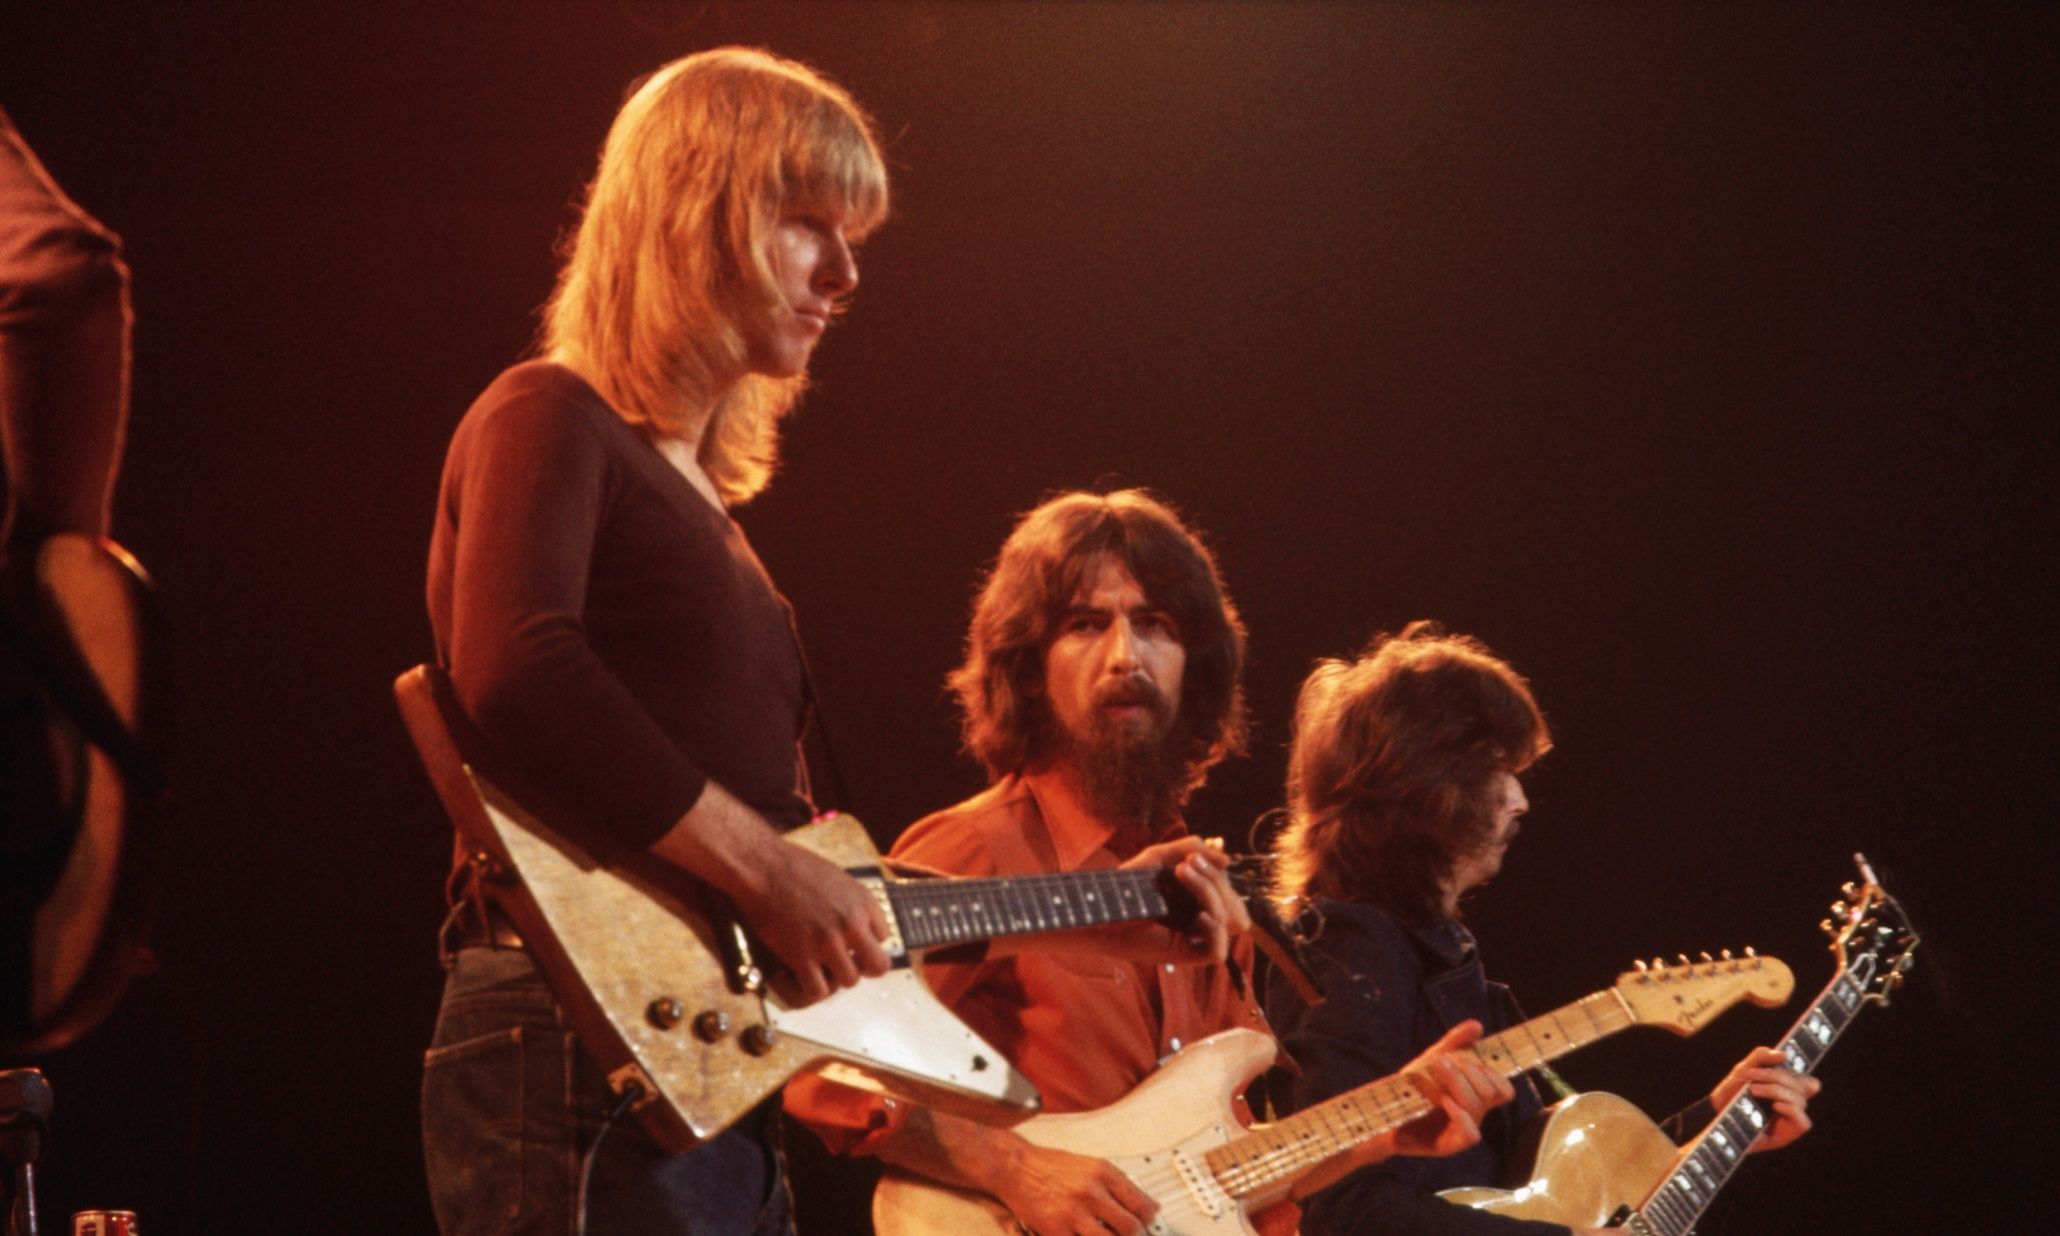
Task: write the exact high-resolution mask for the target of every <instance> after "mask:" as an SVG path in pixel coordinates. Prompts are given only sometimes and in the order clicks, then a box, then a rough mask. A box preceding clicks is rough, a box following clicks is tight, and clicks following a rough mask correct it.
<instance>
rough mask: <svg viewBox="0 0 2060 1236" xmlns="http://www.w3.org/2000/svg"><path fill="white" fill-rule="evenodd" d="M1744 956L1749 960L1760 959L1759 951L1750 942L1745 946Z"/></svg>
mask: <svg viewBox="0 0 2060 1236" xmlns="http://www.w3.org/2000/svg"><path fill="white" fill-rule="evenodd" d="M1745 956H1746V958H1747V960H1750V961H1758V960H1759V959H1760V955H1759V953H1758V952H1757V951H1756V950H1755V949H1754V948H1753V946H1752V945H1750V944H1748V945H1746V946H1745Z"/></svg>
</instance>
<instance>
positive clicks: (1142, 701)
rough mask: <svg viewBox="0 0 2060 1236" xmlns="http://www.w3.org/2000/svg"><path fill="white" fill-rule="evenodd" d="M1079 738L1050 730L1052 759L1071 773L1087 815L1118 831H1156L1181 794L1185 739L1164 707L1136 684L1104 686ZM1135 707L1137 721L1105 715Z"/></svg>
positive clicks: (1149, 689)
mask: <svg viewBox="0 0 2060 1236" xmlns="http://www.w3.org/2000/svg"><path fill="white" fill-rule="evenodd" d="M1093 704H1094V707H1093V709H1092V710H1091V711H1090V712H1089V713H1088V721H1087V727H1086V732H1085V733H1075V732H1073V731H1071V730H1067V729H1064V728H1063V727H1061V726H1058V725H1056V724H1055V723H1054V724H1052V729H1053V730H1055V731H1057V733H1056V734H1055V735H1054V736H1055V737H1056V738H1057V739H1058V741H1057V743H1056V744H1055V748H1056V752H1057V754H1058V755H1059V756H1060V757H1061V758H1062V759H1063V760H1065V761H1066V762H1067V763H1070V764H1071V765H1072V766H1073V769H1074V771H1075V772H1076V773H1077V774H1078V775H1079V779H1080V789H1081V792H1082V793H1083V794H1084V795H1085V796H1086V798H1087V802H1088V805H1089V807H1091V808H1092V809H1093V810H1094V812H1095V814H1097V815H1099V816H1101V817H1102V818H1103V819H1105V820H1107V821H1109V822H1110V823H1112V824H1114V825H1116V826H1117V830H1118V831H1119V832H1121V831H1125V830H1127V829H1129V828H1132V827H1143V828H1144V829H1146V830H1147V831H1148V832H1156V830H1157V829H1158V827H1159V826H1160V825H1161V824H1163V823H1164V822H1165V821H1166V820H1167V819H1168V818H1170V817H1171V816H1172V815H1173V813H1174V812H1175V811H1176V810H1177V809H1178V808H1179V806H1180V804H1181V801H1182V800H1183V799H1184V798H1186V796H1187V788H1188V761H1187V758H1186V755H1185V752H1184V748H1185V747H1186V745H1187V744H1186V741H1185V734H1184V733H1183V732H1182V729H1181V727H1180V725H1179V724H1178V719H1177V718H1176V717H1175V715H1174V709H1173V707H1172V705H1170V704H1169V703H1167V701H1166V697H1165V696H1164V695H1162V694H1160V693H1159V691H1158V689H1157V688H1155V687H1153V686H1152V685H1151V684H1150V683H1148V682H1146V681H1144V680H1143V679H1137V678H1133V679H1123V680H1119V681H1114V682H1110V683H1108V684H1106V685H1104V686H1103V687H1102V689H1100V690H1098V691H1096V692H1095V694H1094V700H1093ZM1122 705H1135V706H1138V707H1140V708H1142V709H1143V710H1144V714H1143V715H1142V716H1137V715H1130V716H1121V715H1118V714H1116V713H1115V712H1113V711H1111V710H1112V709H1114V708H1116V707H1119V706H1122Z"/></svg>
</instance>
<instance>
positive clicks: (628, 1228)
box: [422, 948, 794, 1236]
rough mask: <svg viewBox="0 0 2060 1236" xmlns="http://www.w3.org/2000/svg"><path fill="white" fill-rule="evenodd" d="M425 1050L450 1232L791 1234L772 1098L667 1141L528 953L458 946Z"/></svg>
mask: <svg viewBox="0 0 2060 1236" xmlns="http://www.w3.org/2000/svg"><path fill="white" fill-rule="evenodd" d="M449 966H450V974H449V976H448V978H447V979H446V980H445V983H444V996H443V1008H442V1009H441V1011H439V1013H438V1014H437V1019H436V1036H435V1038H434V1040H433V1041H432V1044H431V1046H430V1048H429V1051H428V1052H427V1053H426V1054H425V1055H424V1057H423V1063H422V1147H423V1155H424V1159H425V1162H426V1164H427V1166H428V1169H429V1194H430V1200H431V1201H432V1203H433V1204H434V1205H435V1207H436V1222H437V1226H438V1227H439V1228H440V1229H441V1230H442V1232H443V1234H444V1236H486V1234H488V1233H494V1234H502V1233H521V1234H523V1236H574V1234H575V1233H578V1232H579V1231H581V1230H582V1229H581V1228H580V1226H579V1215H578V1213H577V1211H578V1205H579V1174H580V1169H581V1165H582V1163H583V1161H584V1159H585V1157H586V1156H587V1154H588V1152H589V1150H590V1148H593V1147H594V1146H595V1138H596V1137H597V1136H600V1142H599V1147H598V1149H594V1150H593V1157H594V1162H593V1172H592V1175H591V1177H590V1178H589V1181H588V1184H587V1191H586V1226H585V1228H584V1231H585V1232H586V1233H587V1236H632V1234H636V1236H646V1234H648V1236H660V1234H661V1233H681V1234H691V1236H792V1233H793V1230H794V1221H793V1203H792V1199H791V1198H790V1197H789V1195H788V1192H787V1182H786V1178H785V1173H784V1171H783V1170H782V1157H781V1154H780V1151H779V1148H778V1144H777V1138H778V1126H777V1124H776V1123H775V1122H776V1120H777V1110H776V1109H777V1104H771V1105H768V1106H767V1107H766V1108H762V1109H760V1110H759V1111H758V1112H756V1113H753V1114H752V1115H751V1116H747V1117H746V1118H745V1119H744V1120H743V1121H742V1122H740V1123H739V1124H738V1125H737V1126H736V1127H734V1128H731V1129H730V1130H728V1131H727V1132H725V1133H723V1134H722V1135H721V1136H719V1137H715V1138H712V1139H710V1140H709V1141H706V1142H704V1143H702V1144H701V1145H699V1146H697V1147H695V1148H694V1149H693V1150H692V1151H690V1152H688V1153H686V1154H679V1155H673V1154H667V1153H665V1152H664V1151H663V1150H661V1149H659V1148H658V1146H657V1144H656V1143H654V1142H653V1141H652V1140H651V1139H650V1138H649V1137H648V1136H647V1135H646V1134H645V1133H644V1130H643V1127H642V1126H641V1125H639V1124H638V1123H637V1120H636V1118H635V1117H634V1116H631V1115H628V1114H627V1113H625V1114H624V1115H622V1116H621V1117H619V1118H617V1119H616V1120H615V1121H614V1122H613V1123H612V1124H608V1126H607V1131H606V1134H605V1136H601V1130H602V1125H603V1123H604V1122H605V1121H606V1119H607V1114H608V1111H609V1109H610V1108H611V1107H613V1106H614V1103H615V1098H614V1095H613V1094H612V1093H610V1091H609V1089H608V1083H607V1080H606V1078H605V1077H604V1076H603V1074H602V1072H601V1068H600V1066H599V1065H597V1064H595V1063H594V1061H593V1059H592V1057H590V1056H588V1055H587V1053H586V1052H585V1051H584V1050H583V1049H582V1048H581V1047H580V1046H579V1043H578V1042H577V1040H575V1039H574V1037H573V1035H572V1031H571V1029H570V1027H568V1026H567V1025H566V1024H565V1021H564V1019H563V1018H562V1017H561V1016H560V1015H559V1012H558V1007H557V1004H556V1003H555V1002H554V1001H553V1000H552V999H551V994H550V991H549V990H548V989H547V988H546V987H545V986H544V980H543V976H542V975H541V974H539V973H538V972H537V969H536V965H535V963H534V962H532V961H531V960H530V958H529V954H527V953H525V952H522V951H520V950H516V949H490V948H471V949H464V950H462V951H460V952H458V953H457V954H456V955H455V956H453V957H452V958H451V959H450V963H449Z"/></svg>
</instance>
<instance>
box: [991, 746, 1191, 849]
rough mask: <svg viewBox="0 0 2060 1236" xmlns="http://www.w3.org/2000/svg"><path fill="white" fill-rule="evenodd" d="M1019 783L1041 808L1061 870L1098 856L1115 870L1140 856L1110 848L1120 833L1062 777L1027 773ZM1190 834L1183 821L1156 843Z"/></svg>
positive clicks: (1168, 829) (1039, 810)
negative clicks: (1081, 798)
mask: <svg viewBox="0 0 2060 1236" xmlns="http://www.w3.org/2000/svg"><path fill="white" fill-rule="evenodd" d="M1016 779H1017V781H1018V782H1020V783H1021V785H1022V787H1023V788H1024V789H1025V790H1026V791H1028V792H1029V795H1030V797H1031V799H1032V800H1033V801H1035V802H1036V804H1037V813H1038V815H1039V816H1041V817H1043V820H1044V829H1045V832H1046V833H1047V834H1048V835H1049V836H1050V837H1051V847H1052V853H1053V855H1054V856H1055V857H1056V858H1057V859H1058V862H1059V870H1061V871H1077V870H1079V869H1080V868H1082V867H1084V866H1086V865H1088V861H1089V860H1090V859H1092V858H1093V857H1094V856H1095V855H1096V854H1097V853H1103V854H1106V855H1107V856H1108V862H1107V863H1106V864H1096V865H1106V866H1110V867H1113V866H1115V865H1117V864H1118V863H1121V862H1122V861H1123V860H1124V859H1127V858H1129V857H1130V856H1131V855H1132V854H1134V853H1136V849H1142V848H1143V847H1142V846H1139V847H1137V848H1136V849H1132V850H1130V851H1129V852H1127V853H1119V852H1117V850H1115V849H1114V848H1112V847H1111V846H1110V844H1109V843H1110V842H1111V841H1112V840H1114V839H1115V836H1116V830H1115V828H1114V827H1112V826H1111V825H1110V824H1109V823H1108V821H1106V820H1103V819H1101V818H1100V817H1099V816H1096V815H1095V814H1094V813H1093V812H1092V811H1089V810H1088V809H1087V806H1086V804H1084V803H1082V802H1081V801H1080V799H1079V798H1078V797H1077V796H1076V795H1074V794H1073V793H1072V792H1071V791H1070V790H1069V789H1067V787H1066V786H1065V785H1064V784H1063V783H1062V782H1061V781H1060V780H1059V777H1058V774H1057V773H1055V772H1052V771H1050V770H1025V771H1024V772H1021V773H1018V774H1017V775H1016ZM1186 831H1187V829H1186V827H1185V826H1184V825H1183V824H1181V823H1180V822H1179V821H1177V820H1176V821H1174V823H1173V824H1172V826H1171V827H1169V828H1167V829H1166V830H1164V831H1163V832H1161V833H1160V834H1159V835H1158V836H1157V837H1154V838H1153V839H1152V840H1153V841H1154V842H1157V841H1167V840H1170V839H1172V838H1174V837H1178V836H1180V835H1182V834H1183V833H1185V832H1186Z"/></svg>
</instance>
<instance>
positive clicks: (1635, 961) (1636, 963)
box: [1631, 957, 1652, 974]
mask: <svg viewBox="0 0 2060 1236" xmlns="http://www.w3.org/2000/svg"><path fill="white" fill-rule="evenodd" d="M1631 964H1632V965H1634V966H1636V967H1638V973H1640V974H1644V973H1646V972H1647V971H1649V970H1651V969H1652V967H1651V966H1648V965H1646V964H1645V963H1644V961H1642V960H1640V959H1638V958H1635V957H1634V958H1632V959H1631Z"/></svg>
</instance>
